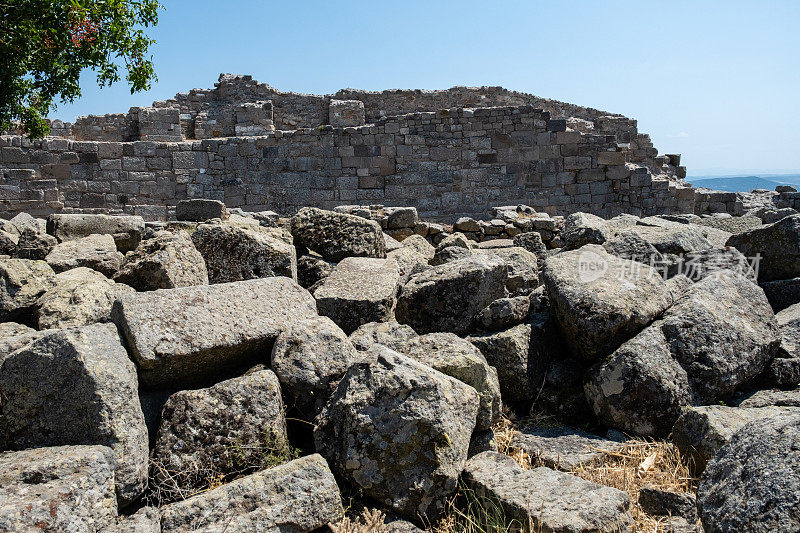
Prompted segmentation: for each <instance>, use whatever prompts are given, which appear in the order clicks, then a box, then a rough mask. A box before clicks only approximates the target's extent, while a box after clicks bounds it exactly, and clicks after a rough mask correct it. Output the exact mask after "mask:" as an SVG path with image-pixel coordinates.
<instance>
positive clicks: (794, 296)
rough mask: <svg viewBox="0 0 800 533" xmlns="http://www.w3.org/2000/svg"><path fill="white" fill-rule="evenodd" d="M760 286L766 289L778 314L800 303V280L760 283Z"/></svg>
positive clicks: (770, 302) (768, 298) (768, 297)
mask: <svg viewBox="0 0 800 533" xmlns="http://www.w3.org/2000/svg"><path fill="white" fill-rule="evenodd" d="M758 284H759V286H760V287H761V288H762V289H764V294H766V295H767V300H769V304H770V305H771V306H772V309H773V310H774V311H775V312H776V313H777V312H778V311H783V310H784V309H786V308H787V307H789V306H792V305H794V304H796V303H800V278H791V279H778V280H775V281H765V282H761V281H759V283H758Z"/></svg>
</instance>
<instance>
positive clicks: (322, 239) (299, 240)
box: [291, 207, 386, 262]
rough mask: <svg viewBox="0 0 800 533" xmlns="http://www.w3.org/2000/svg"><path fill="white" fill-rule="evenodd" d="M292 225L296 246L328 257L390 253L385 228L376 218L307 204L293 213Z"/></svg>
mask: <svg viewBox="0 0 800 533" xmlns="http://www.w3.org/2000/svg"><path fill="white" fill-rule="evenodd" d="M291 225H292V236H293V237H294V239H295V245H296V246H304V247H306V248H308V249H309V250H313V251H315V252H317V253H318V254H320V255H321V256H322V258H323V259H326V260H328V261H333V262H339V261H341V260H342V259H344V258H345V257H377V258H383V257H386V243H385V242H384V238H383V231H381V226H380V224H378V223H377V222H375V221H374V220H366V219H364V218H361V217H359V216H355V215H347V214H344V213H335V212H333V211H324V210H322V209H317V208H315V207H304V208H303V209H301V210H300V211H298V213H297V214H296V215H295V216H293V217H292V221H291Z"/></svg>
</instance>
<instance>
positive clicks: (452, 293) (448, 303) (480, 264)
mask: <svg viewBox="0 0 800 533" xmlns="http://www.w3.org/2000/svg"><path fill="white" fill-rule="evenodd" d="M506 272H507V266H506V264H505V262H504V261H503V260H502V259H500V258H498V257H494V256H490V255H482V254H481V255H475V256H472V257H469V258H466V259H460V260H457V261H452V262H450V263H446V264H444V265H440V266H437V267H435V268H431V269H428V270H425V271H423V272H420V273H418V274H415V275H413V276H411V278H410V279H409V281H408V283H406V284H405V285H404V286H403V287H402V288H401V289H400V295H399V297H398V300H397V309H396V315H397V321H398V322H400V323H403V324H408V325H410V326H411V327H412V328H414V330H415V331H417V332H418V333H431V332H435V331H449V332H451V333H455V334H464V333H466V332H468V331H470V329H471V328H472V324H473V321H474V319H475V316H476V315H477V314H478V313H479V312H480V311H481V310H482V309H483V308H484V307H486V306H487V305H489V304H490V303H491V302H493V301H494V300H497V299H498V298H502V297H504V296H505V283H506Z"/></svg>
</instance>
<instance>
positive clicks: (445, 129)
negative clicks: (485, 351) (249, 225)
mask: <svg viewBox="0 0 800 533" xmlns="http://www.w3.org/2000/svg"><path fill="white" fill-rule="evenodd" d="M51 126H52V130H51V134H52V136H51V137H48V138H46V139H44V140H40V141H30V140H28V139H27V138H26V137H23V136H19V135H8V136H2V137H0V172H1V174H0V216H3V217H6V218H8V217H10V216H13V215H14V214H16V213H18V212H22V211H25V212H28V213H33V214H37V215H47V214H49V213H52V212H60V211H81V212H98V213H112V214H113V213H126V214H138V215H142V216H144V217H145V218H147V219H149V220H163V219H167V218H169V217H170V216H172V214H173V212H174V207H175V205H176V204H177V202H178V201H180V200H182V199H187V198H206V199H215V200H220V201H223V202H225V203H226V204H227V205H228V206H230V207H240V208H243V209H246V210H250V211H260V210H265V209H269V210H274V211H277V212H280V213H282V214H291V213H294V212H296V211H297V210H298V209H300V208H301V207H304V206H317V207H321V208H325V209H332V208H334V207H336V206H338V205H343V204H382V205H387V206H413V207H415V208H416V209H417V210H418V212H419V214H420V216H422V217H425V218H426V219H429V220H436V221H440V222H443V221H444V222H447V221H451V220H454V219H455V218H458V217H459V216H470V217H474V218H477V219H485V218H486V217H487V216H489V210H490V207H491V206H496V205H517V204H523V205H529V206H532V207H533V208H534V209H536V210H537V211H541V212H544V213H548V214H551V215H566V214H569V213H573V212H578V211H584V212H590V213H595V214H598V215H600V216H606V217H611V216H615V215H618V214H621V213H632V214H637V215H642V216H646V215H654V214H671V213H697V214H702V213H707V212H725V213H732V214H741V211H742V200H741V198H739V197H738V196H737V195H736V194H735V193H722V192H718V191H717V192H714V191H708V190H698V189H694V188H692V187H691V186H690V185H688V184H687V183H686V182H685V181H683V178H685V176H686V169H685V168H684V167H683V166H681V158H680V155H679V154H668V155H658V151H657V150H656V148H654V147H653V143H652V142H651V140H650V137H649V136H648V135H647V134H645V133H640V132H639V131H638V129H637V124H636V121H635V120H633V119H630V118H627V117H624V116H622V115H619V114H613V113H608V112H605V111H600V110H597V109H591V108H586V107H580V106H577V105H573V104H567V103H564V102H558V101H555V100H549V99H544V98H539V97H536V96H533V95H530V94H526V93H521V92H515V91H509V90H506V89H503V88H501V87H479V88H469V87H453V88H451V89H447V90H442V91H422V90H389V91H382V92H368V91H359V90H354V89H344V90H340V91H338V92H337V93H335V94H332V95H324V96H323V95H310V94H299V93H291V92H281V91H278V90H277V89H274V88H273V87H271V86H269V85H267V84H264V83H259V82H257V81H255V80H253V79H252V77H250V76H233V75H229V74H223V75H221V76H220V78H219V81H218V82H217V83H216V84H215V87H214V88H213V89H193V90H191V91H189V92H188V93H180V94H177V95H176V96H175V97H174V98H172V99H169V100H165V101H158V102H154V103H153V105H152V106H151V107H133V108H131V109H130V110H129V111H128V112H127V113H117V114H109V115H99V116H94V115H90V116H85V117H79V118H78V119H77V120H76V121H75V122H74V123H64V122H61V121H52V123H51Z"/></svg>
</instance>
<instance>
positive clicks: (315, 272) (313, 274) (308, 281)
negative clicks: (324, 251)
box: [297, 254, 336, 290]
mask: <svg viewBox="0 0 800 533" xmlns="http://www.w3.org/2000/svg"><path fill="white" fill-rule="evenodd" d="M334 268H336V264H335V263H331V262H330V261H325V260H324V259H323V258H321V257H319V256H316V255H310V254H309V255H301V256H300V257H298V258H297V283H299V284H300V286H301V287H303V288H304V289H308V290H312V288H313V287H314V285H316V284H317V283H319V282H320V281H322V280H323V279H325V278H327V277H328V276H330V274H331V272H333V269H334Z"/></svg>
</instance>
